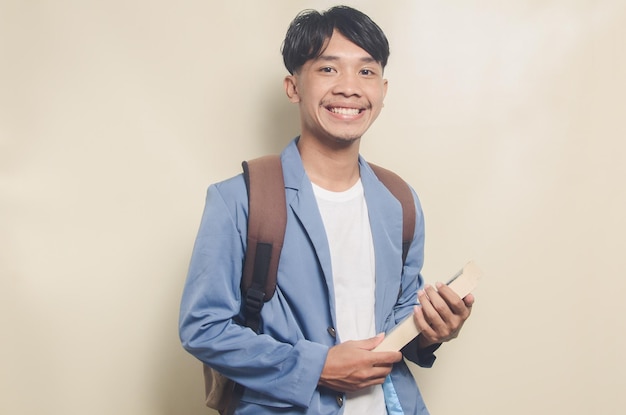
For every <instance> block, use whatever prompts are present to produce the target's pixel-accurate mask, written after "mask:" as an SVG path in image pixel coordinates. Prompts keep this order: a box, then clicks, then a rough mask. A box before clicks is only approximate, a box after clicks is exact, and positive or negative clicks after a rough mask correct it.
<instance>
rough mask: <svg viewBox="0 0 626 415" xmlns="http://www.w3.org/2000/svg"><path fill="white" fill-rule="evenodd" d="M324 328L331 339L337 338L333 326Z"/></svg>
mask: <svg viewBox="0 0 626 415" xmlns="http://www.w3.org/2000/svg"><path fill="white" fill-rule="evenodd" d="M326 330H327V331H328V334H330V335H331V336H332V337H333V339H335V338H337V332H336V331H335V328H334V327H329V328H327V329H326Z"/></svg>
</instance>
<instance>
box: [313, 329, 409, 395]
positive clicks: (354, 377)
mask: <svg viewBox="0 0 626 415" xmlns="http://www.w3.org/2000/svg"><path fill="white" fill-rule="evenodd" d="M384 337H385V335H384V334H379V335H378V336H376V337H372V338H369V339H365V340H350V341H347V342H344V343H341V344H338V345H336V346H333V347H331V348H330V350H329V351H328V355H327V356H326V362H325V363H324V368H323V369H322V375H321V376H320V380H319V385H320V386H325V387H327V388H330V389H333V390H336V391H339V392H354V391H357V390H359V389H363V388H366V387H368V386H372V385H381V384H382V383H383V382H384V381H385V377H387V375H388V374H389V373H390V372H391V368H392V366H393V364H394V363H395V362H399V361H400V360H402V353H400V352H373V351H372V349H374V348H375V347H376V346H378V344H380V342H381V341H383V338H384Z"/></svg>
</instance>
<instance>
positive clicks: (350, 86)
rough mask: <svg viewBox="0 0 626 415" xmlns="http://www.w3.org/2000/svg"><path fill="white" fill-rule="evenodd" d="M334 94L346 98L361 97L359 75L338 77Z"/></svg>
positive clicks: (344, 74)
mask: <svg viewBox="0 0 626 415" xmlns="http://www.w3.org/2000/svg"><path fill="white" fill-rule="evenodd" d="M333 93H335V94H337V95H343V96H345V97H350V96H361V93H362V89H361V79H359V75H358V74H352V73H343V74H341V76H339V77H337V82H336V83H335V86H334V88H333Z"/></svg>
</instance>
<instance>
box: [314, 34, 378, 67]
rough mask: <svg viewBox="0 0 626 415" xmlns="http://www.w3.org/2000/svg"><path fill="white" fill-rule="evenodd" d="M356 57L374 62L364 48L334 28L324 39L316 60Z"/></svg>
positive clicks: (359, 59)
mask: <svg viewBox="0 0 626 415" xmlns="http://www.w3.org/2000/svg"><path fill="white" fill-rule="evenodd" d="M338 59H356V60H358V61H363V62H376V60H375V59H374V58H373V57H372V55H370V54H369V53H368V52H367V51H366V50H365V49H363V48H361V47H360V46H358V45H357V44H356V43H354V42H352V41H351V40H350V39H348V38H347V37H345V36H344V35H342V34H341V33H340V32H338V31H337V30H335V31H334V32H333V34H332V36H331V37H330V38H329V39H328V40H327V41H326V44H325V45H324V48H323V49H322V53H321V54H320V55H319V56H318V57H317V58H315V59H313V60H314V61H316V60H338Z"/></svg>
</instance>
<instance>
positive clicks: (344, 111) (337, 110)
mask: <svg viewBox="0 0 626 415" xmlns="http://www.w3.org/2000/svg"><path fill="white" fill-rule="evenodd" d="M326 109H327V110H328V111H330V112H332V113H333V114H339V115H359V114H360V113H361V111H363V110H362V109H359V108H343V107H327V108H326Z"/></svg>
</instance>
